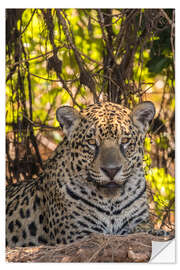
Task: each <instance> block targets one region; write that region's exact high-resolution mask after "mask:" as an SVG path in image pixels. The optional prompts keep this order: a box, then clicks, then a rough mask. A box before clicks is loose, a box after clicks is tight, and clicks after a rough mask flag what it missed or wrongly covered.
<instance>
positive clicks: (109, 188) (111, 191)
mask: <svg viewBox="0 0 180 270" xmlns="http://www.w3.org/2000/svg"><path fill="white" fill-rule="evenodd" d="M123 183H124V182H123ZM123 183H122V184H117V183H116V182H114V181H111V182H109V183H106V184H98V185H97V189H98V190H99V192H100V193H102V194H104V195H105V196H106V197H108V198H112V197H114V196H116V195H118V194H119V195H120V194H122V193H123V192H124V185H123ZM119 195H118V196H119Z"/></svg>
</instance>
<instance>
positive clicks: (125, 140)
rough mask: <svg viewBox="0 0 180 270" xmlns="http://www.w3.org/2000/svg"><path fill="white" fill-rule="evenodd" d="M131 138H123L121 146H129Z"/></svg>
mask: <svg viewBox="0 0 180 270" xmlns="http://www.w3.org/2000/svg"><path fill="white" fill-rule="evenodd" d="M129 140H130V138H128V137H122V138H121V144H127V143H128V142H129Z"/></svg>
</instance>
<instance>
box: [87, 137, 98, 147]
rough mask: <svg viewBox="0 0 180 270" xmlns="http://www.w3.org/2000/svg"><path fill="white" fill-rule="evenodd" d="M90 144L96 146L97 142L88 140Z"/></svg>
mask: <svg viewBox="0 0 180 270" xmlns="http://www.w3.org/2000/svg"><path fill="white" fill-rule="evenodd" d="M88 143H89V144H90V145H94V146H95V145H96V140H95V139H89V140H88Z"/></svg>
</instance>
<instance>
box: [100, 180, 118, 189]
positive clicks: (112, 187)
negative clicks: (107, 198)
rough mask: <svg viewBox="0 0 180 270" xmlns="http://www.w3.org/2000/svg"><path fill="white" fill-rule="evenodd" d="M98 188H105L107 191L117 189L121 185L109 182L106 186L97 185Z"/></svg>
mask: <svg viewBox="0 0 180 270" xmlns="http://www.w3.org/2000/svg"><path fill="white" fill-rule="evenodd" d="M98 186H99V187H100V188H107V189H118V188H120V187H121V185H119V184H117V183H115V182H113V181H111V182H109V183H107V184H99V185H98Z"/></svg>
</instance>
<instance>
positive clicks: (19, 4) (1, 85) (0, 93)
mask: <svg viewBox="0 0 180 270" xmlns="http://www.w3.org/2000/svg"><path fill="white" fill-rule="evenodd" d="M2 5H4V6H2ZM60 7H62V8H176V48H178V45H177V44H178V43H179V40H178V33H180V32H179V31H178V30H179V29H178V26H179V19H178V18H179V15H180V14H179V13H180V12H179V7H178V1H175V0H174V1H169V0H168V1H167V0H166V1H165V0H164V1H162V0H159V1H157V0H156V1H155V0H151V1H128V0H126V1H120V0H118V1H115V0H111V1H106V2H104V1H97V0H96V1H95V0H91V1H89V2H87V1H84V0H83V1H82V0H81V1H80V0H76V1H73V2H72V1H68V0H66V1H63V2H62V1H60V0H59V1H53V0H51V1H46V2H45V1H42V0H39V1H37V0H36V1H35V0H31V1H10V0H6V1H5V2H3V3H1V4H0V22H1V24H0V37H1V38H0V63H1V64H0V113H1V114H0V115H1V117H0V140H1V144H0V145H1V147H0V165H1V169H0V176H1V177H0V216H1V222H0V264H3V266H4V267H6V268H9V267H11V266H12V267H13V268H14V267H15V268H16V267H18V269H19V268H21V267H23V268H24V267H27V268H29V267H30V268H32V267H33V268H34V267H35V268H36V267H41V265H40V264H39V263H38V264H35V263H34V264H28V263H26V264H25V265H24V264H20V263H16V264H7V263H5V253H4V251H5V249H4V238H5V230H4V228H5V212H4V190H5V186H4V184H5V158H4V157H5V151H4V149H5V132H4V131H5V123H4V119H5V95H4V93H5V91H4V89H5V16H4V14H5V8H60ZM177 29H178V30H177ZM178 60H179V59H178V50H176V61H177V64H176V74H177V72H178V70H179V69H178V63H179V61H178ZM179 93H180V89H178V76H176V119H177V118H178V117H179V115H180V106H178V105H179V104H178V103H179V102H180V100H179V95H180V94H179ZM176 133H177V134H176V138H180V134H178V133H179V124H178V120H176ZM178 135H179V136H178ZM176 149H178V151H180V150H179V142H178V139H177V141H176ZM178 151H176V164H177V163H178V161H179V157H178ZM178 176H179V170H178V166H177V171H176V179H177V181H176V213H177V205H178V196H177V192H178V185H179V184H178V181H179V179H178V178H179V177H178ZM178 218H179V215H177V214H176V228H177V230H176V236H177V240H178V242H179V233H178V231H179V229H178V228H179V226H178V224H179V222H178ZM176 249H178V244H176ZM176 254H178V251H177V250H176ZM178 264H179V260H178V256H177V261H176V264H174V265H173V264H172V265H171V266H169V264H163V268H164V270H165V269H169V267H172V269H173V268H174V267H175V268H177V267H178ZM52 265H53V267H55V268H56V267H58V268H59V267H61V268H69V267H73V268H76V267H77V268H78V269H81V267H82V268H83V269H84V267H87V268H89V267H90V269H91V268H92V267H93V268H94V267H95V268H96V267H97V268H98V269H101V268H102V269H103V270H106V269H109V267H110V268H111V267H113V268H116V267H117V268H118V269H120V268H121V267H122V268H123V269H124V268H125V269H127V268H129V267H131V268H132V267H133V268H134V267H138V269H139V268H141V267H142V268H143V269H144V266H145V267H153V268H154V267H155V268H156V267H157V269H158V268H159V265H155V264H154V265H152V264H151V265H150V264H145V265H144V264H137V263H136V264H133V265H132V264H125V263H124V264H111V265H110V264H104V263H102V264H60V265H59V264H52ZM49 266H50V265H49V263H46V264H43V267H48V268H49Z"/></svg>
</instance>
